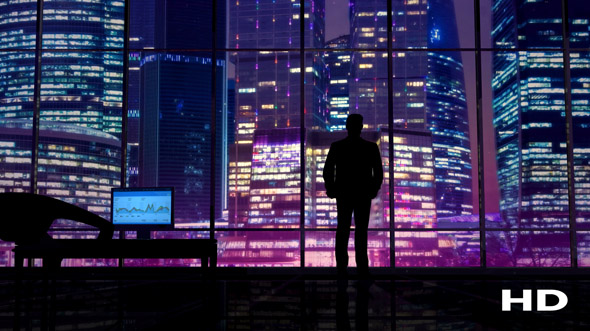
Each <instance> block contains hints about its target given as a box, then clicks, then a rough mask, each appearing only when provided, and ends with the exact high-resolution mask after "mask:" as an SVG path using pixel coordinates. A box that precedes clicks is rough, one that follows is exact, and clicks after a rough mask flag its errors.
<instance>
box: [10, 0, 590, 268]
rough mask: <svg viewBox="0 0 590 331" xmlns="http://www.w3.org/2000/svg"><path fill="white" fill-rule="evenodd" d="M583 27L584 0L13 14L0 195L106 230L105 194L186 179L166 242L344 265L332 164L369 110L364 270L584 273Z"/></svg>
mask: <svg viewBox="0 0 590 331" xmlns="http://www.w3.org/2000/svg"><path fill="white" fill-rule="evenodd" d="M38 11H39V12H38ZM588 17H590V9H589V8H588V6H587V5H586V4H585V1H583V0H575V1H574V0H570V1H564V0H546V1H525V0H451V1H448V0H335V1H323V0H320V1H317V0H314V1H312V0H272V1H271V0H230V1H227V2H226V1H201V0H190V1H189V0H141V1H140V0H126V1H125V0H109V1H100V2H86V1H78V0H52V1H50V0H36V1H35V0H30V1H26V0H23V1H18V2H14V1H4V2H2V1H0V127H1V129H0V161H2V162H0V190H2V191H5V192H10V191H16V192H19V191H21V192H35V193H39V194H45V195H49V196H53V197H56V198H59V199H63V200H65V201H68V202H70V203H74V204H76V205H79V206H81V207H83V208H86V209H88V210H90V211H92V212H95V213H97V214H99V215H101V216H104V217H106V218H108V217H109V214H110V200H109V199H110V194H109V191H110V189H111V188H112V187H120V186H126V187H153V186H167V187H169V186H172V187H174V188H175V216H176V229H175V230H174V231H169V232H158V233H153V234H152V237H153V238H209V237H214V238H216V239H218V242H219V252H218V254H219V259H218V263H219V264H220V265H221V266H245V267H248V266H250V267H257V266H285V267H291V266H296V267H298V266H305V267H325V266H334V265H335V259H334V244H335V229H336V225H337V218H336V215H337V210H336V201H335V200H333V199H330V198H328V197H327V195H326V191H325V188H324V184H323V179H322V171H323V166H324V162H325V159H326V156H327V152H328V150H329V148H330V145H331V143H332V142H334V141H336V140H339V139H343V138H344V137H346V130H345V120H346V117H347V116H348V115H349V114H361V115H363V117H364V124H365V126H364V131H363V137H364V138H365V139H367V140H370V141H373V142H376V143H377V144H378V146H379V149H380V152H381V159H382V163H383V167H384V171H385V180H384V182H383V185H382V187H381V190H380V192H379V194H378V196H377V197H376V198H375V199H374V200H373V202H372V206H371V219H370V224H369V260H370V265H371V266H373V267H479V266H484V267H578V266H590V258H588V256H590V253H589V252H590V250H589V249H588V248H587V246H589V244H588V243H589V242H590V240H589V239H588V237H589V236H588V228H589V227H590V221H589V220H590V216H589V211H590V186H589V185H590V143H589V140H588V137H589V136H590V122H589V120H587V119H588V118H590V92H588V91H590V60H589V58H590V57H589V54H590V34H589V32H588V31H589V29H590V21H589V19H588ZM39 20H40V21H39ZM41 22H42V23H43V24H38V23H41ZM578 230H579V231H578ZM53 235H54V236H60V237H80V238H81V237H92V236H95V233H93V232H88V231H87V229H83V228H75V227H73V225H72V224H70V223H69V222H66V221H63V220H60V221H58V222H56V223H55V224H54V232H53ZM118 235H119V236H123V235H125V236H126V237H127V238H133V233H126V234H123V233H120V234H118ZM353 238H354V229H353V231H352V233H351V239H350V243H351V247H352V243H353ZM2 245H3V246H2V250H3V252H4V254H3V255H2V256H1V257H0V264H3V265H10V263H11V253H10V249H11V246H10V245H8V244H2ZM349 255H350V264H351V265H354V252H353V250H351V251H350V254H349ZM65 263H66V264H68V265H71V266H78V265H116V264H117V261H112V260H106V261H105V260H91V261H79V260H71V261H67V262H65ZM125 265H126V266H170V265H173V266H194V265H198V262H197V261H195V260H166V261H161V260H127V261H125Z"/></svg>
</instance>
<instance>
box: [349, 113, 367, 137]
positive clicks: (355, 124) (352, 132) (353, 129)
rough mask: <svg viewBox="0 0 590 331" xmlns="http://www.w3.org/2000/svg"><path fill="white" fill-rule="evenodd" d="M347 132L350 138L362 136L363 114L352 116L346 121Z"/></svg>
mask: <svg viewBox="0 0 590 331" xmlns="http://www.w3.org/2000/svg"><path fill="white" fill-rule="evenodd" d="M346 130H348V135H349V136H355V137H356V136H360V135H361V131H362V130H363V116H362V115H361V114H350V115H348V118H347V119H346Z"/></svg>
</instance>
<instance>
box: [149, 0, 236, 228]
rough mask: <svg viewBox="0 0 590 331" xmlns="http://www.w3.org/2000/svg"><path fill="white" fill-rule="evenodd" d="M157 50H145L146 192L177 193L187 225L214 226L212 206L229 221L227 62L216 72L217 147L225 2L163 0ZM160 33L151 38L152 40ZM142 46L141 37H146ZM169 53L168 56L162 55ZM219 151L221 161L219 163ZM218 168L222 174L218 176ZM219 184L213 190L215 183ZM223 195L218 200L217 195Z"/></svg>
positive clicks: (158, 17) (159, 4) (157, 20)
mask: <svg viewBox="0 0 590 331" xmlns="http://www.w3.org/2000/svg"><path fill="white" fill-rule="evenodd" d="M154 5H155V12H156V13H158V14H157V15H154V20H155V22H154V24H153V26H154V31H152V32H153V38H154V41H153V42H154V45H155V47H156V48H157V49H160V50H161V51H158V52H153V51H150V50H149V49H146V50H144V51H143V52H141V58H142V59H141V62H140V75H141V84H140V98H139V99H140V111H139V116H140V122H141V125H140V128H141V129H140V141H139V150H140V152H139V181H138V184H139V185H141V186H172V187H174V188H175V206H176V207H175V209H176V213H175V218H176V219H177V221H178V223H179V224H181V223H184V225H185V226H186V225H188V224H192V225H200V226H208V225H209V216H210V206H211V205H212V204H214V205H215V206H216V208H215V210H214V215H213V216H214V217H215V218H219V217H221V212H222V203H221V201H222V194H223V193H224V192H225V191H224V190H222V187H223V180H222V178H224V177H225V176H226V175H225V173H224V169H225V163H226V162H227V154H226V152H225V149H224V148H223V144H224V143H227V142H226V141H225V139H223V136H224V134H225V131H224V128H226V123H225V121H227V117H225V116H224V113H225V109H226V107H227V100H226V96H227V91H226V88H227V85H226V82H225V81H224V77H225V68H226V66H225V59H224V57H223V56H221V55H220V54H217V56H218V57H219V58H218V59H217V60H216V62H215V68H216V82H217V84H216V86H215V91H216V99H215V104H216V121H215V125H216V127H215V133H216V136H215V138H216V139H215V149H214V150H213V149H212V148H211V139H212V132H213V128H212V124H213V119H212V116H211V115H212V114H211V93H212V86H211V71H212V69H213V65H212V62H213V59H212V55H213V54H212V52H210V51H202V52H194V51H191V52H188V51H187V52H185V51H183V49H211V47H212V37H211V33H201V32H202V31H211V26H212V15H211V14H212V6H213V5H217V13H216V14H217V21H216V22H217V25H218V27H217V28H218V30H217V44H218V46H219V47H224V46H225V3H218V2H206V1H187V0H156V1H155V3H154ZM152 32H150V33H143V34H145V35H146V37H145V40H146V41H149V38H150V37H151V36H152ZM139 39H140V41H141V38H139ZM162 50H163V51H162ZM212 153H215V159H214V160H212V159H211V156H212ZM211 162H214V164H215V169H214V172H215V175H213V173H212V171H211ZM212 176H214V178H215V186H214V187H211V178H212ZM212 189H214V190H215V198H214V199H215V201H211V197H210V191H211V190H212Z"/></svg>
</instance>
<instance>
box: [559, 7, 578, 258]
mask: <svg viewBox="0 0 590 331" xmlns="http://www.w3.org/2000/svg"><path fill="white" fill-rule="evenodd" d="M568 21H569V13H568V0H562V1H561V27H562V29H561V30H562V34H563V36H562V47H563V49H562V55H563V79H564V86H563V87H564V89H565V121H566V123H565V128H566V146H567V179H568V180H567V188H568V190H567V191H568V207H569V234H570V258H571V266H572V267H573V268H576V267H577V266H578V253H577V251H578V250H577V240H576V239H577V238H576V235H577V233H576V228H577V227H576V193H575V176H574V146H573V143H574V139H573V129H574V127H573V119H572V91H571V82H570V79H571V72H570V42H569V22H568Z"/></svg>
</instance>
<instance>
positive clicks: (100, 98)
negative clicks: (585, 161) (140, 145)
mask: <svg viewBox="0 0 590 331" xmlns="http://www.w3.org/2000/svg"><path fill="white" fill-rule="evenodd" d="M122 55H123V54H122V52H99V51H97V52H77V51H71V52H44V53H43V58H42V77H41V110H40V112H41V122H40V128H39V164H38V171H39V175H38V188H39V192H38V193H39V194H44V195H49V196H53V197H56V198H59V199H62V200H64V201H66V202H69V203H72V204H75V205H78V206H79V207H82V208H84V209H87V210H89V211H91V212H93V213H96V214H98V215H100V216H101V217H104V218H107V219H108V218H109V213H110V190H111V188H112V187H118V186H120V183H121V182H120V176H121V141H120V135H121V100H122V99H121V98H122V93H123V92H122V76H123V72H122V67H123V59H122Z"/></svg>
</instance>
